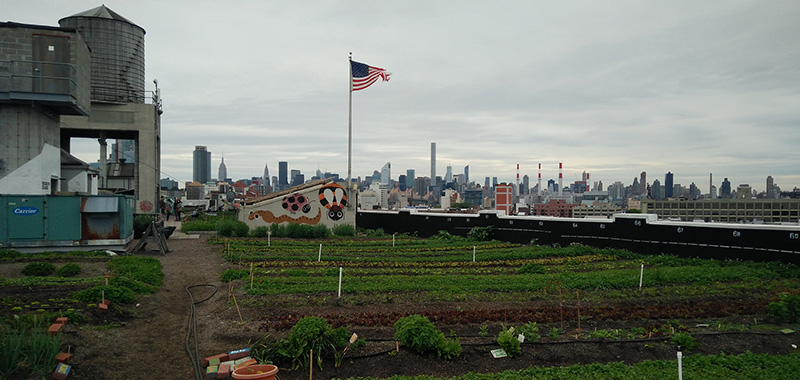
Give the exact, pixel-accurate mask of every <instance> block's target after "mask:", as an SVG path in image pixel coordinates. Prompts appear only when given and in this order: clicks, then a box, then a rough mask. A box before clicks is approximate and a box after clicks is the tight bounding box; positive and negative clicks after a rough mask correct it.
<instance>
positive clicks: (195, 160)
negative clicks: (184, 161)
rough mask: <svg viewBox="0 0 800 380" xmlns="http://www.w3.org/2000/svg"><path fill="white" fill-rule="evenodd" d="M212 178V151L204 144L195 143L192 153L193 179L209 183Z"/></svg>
mask: <svg viewBox="0 0 800 380" xmlns="http://www.w3.org/2000/svg"><path fill="white" fill-rule="evenodd" d="M210 180H211V152H209V151H208V149H207V147H205V146H203V145H195V147H194V153H193V154H192V181H197V182H200V183H208V181H210Z"/></svg>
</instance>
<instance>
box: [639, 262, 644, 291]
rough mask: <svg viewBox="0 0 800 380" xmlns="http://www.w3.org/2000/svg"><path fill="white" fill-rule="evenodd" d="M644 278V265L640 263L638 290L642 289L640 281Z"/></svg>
mask: <svg viewBox="0 0 800 380" xmlns="http://www.w3.org/2000/svg"><path fill="white" fill-rule="evenodd" d="M643 278H644V263H642V271H641V272H639V290H641V289H642V279H643Z"/></svg>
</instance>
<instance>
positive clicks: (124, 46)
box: [58, 5, 145, 104]
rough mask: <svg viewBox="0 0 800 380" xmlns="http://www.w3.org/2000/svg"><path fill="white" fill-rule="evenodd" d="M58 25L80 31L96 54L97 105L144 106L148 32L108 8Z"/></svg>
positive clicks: (94, 85)
mask: <svg viewBox="0 0 800 380" xmlns="http://www.w3.org/2000/svg"><path fill="white" fill-rule="evenodd" d="M58 24H59V25H60V26H61V27H65V28H75V29H77V30H78V32H80V33H81V35H82V36H83V39H84V40H85V41H86V44H87V45H88V46H89V48H90V49H91V51H92V91H91V100H92V101H93V102H108V103H139V104H142V103H144V101H145V96H144V78H145V76H144V34H145V31H144V29H142V28H141V27H140V26H138V25H136V24H134V23H132V22H131V21H129V20H128V19H126V18H124V17H122V16H120V15H119V14H118V13H116V12H114V11H112V10H111V9H108V8H106V6H105V5H101V6H99V7H97V8H94V9H90V10H88V11H85V12H81V13H78V14H76V15H73V16H69V17H65V18H62V19H61V20H58Z"/></svg>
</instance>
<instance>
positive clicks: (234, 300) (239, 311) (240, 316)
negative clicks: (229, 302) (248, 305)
mask: <svg viewBox="0 0 800 380" xmlns="http://www.w3.org/2000/svg"><path fill="white" fill-rule="evenodd" d="M231 296H232V297H233V304H234V305H236V312H237V313H239V320H240V321H241V322H242V323H244V318H242V311H241V310H239V303H238V302H236V295H235V294H233V295H231Z"/></svg>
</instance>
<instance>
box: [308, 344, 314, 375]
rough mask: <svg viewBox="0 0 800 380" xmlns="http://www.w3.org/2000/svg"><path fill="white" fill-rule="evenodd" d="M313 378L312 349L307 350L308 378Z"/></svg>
mask: <svg viewBox="0 0 800 380" xmlns="http://www.w3.org/2000/svg"><path fill="white" fill-rule="evenodd" d="M313 378H314V350H311V351H309V352H308V380H312V379H313Z"/></svg>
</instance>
